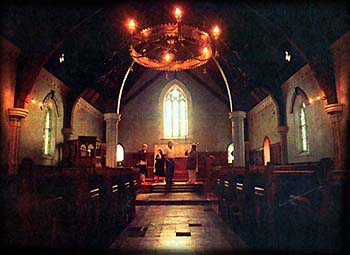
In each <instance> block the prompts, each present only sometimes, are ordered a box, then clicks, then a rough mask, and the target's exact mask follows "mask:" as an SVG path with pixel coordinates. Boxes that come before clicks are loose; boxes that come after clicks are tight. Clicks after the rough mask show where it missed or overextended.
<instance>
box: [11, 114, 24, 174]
mask: <svg viewBox="0 0 350 255" xmlns="http://www.w3.org/2000/svg"><path fill="white" fill-rule="evenodd" d="M8 114H9V117H10V136H9V141H8V143H9V147H8V148H9V152H8V153H9V155H8V162H7V163H8V174H9V175H15V174H17V168H18V151H19V146H20V135H21V121H22V119H23V118H25V117H26V116H27V115H28V110H26V109H23V108H11V109H8Z"/></svg>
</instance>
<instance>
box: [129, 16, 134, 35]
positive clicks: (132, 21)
mask: <svg viewBox="0 0 350 255" xmlns="http://www.w3.org/2000/svg"><path fill="white" fill-rule="evenodd" d="M128 28H129V31H130V32H131V33H132V32H134V30H135V29H136V24H135V21H134V20H133V19H131V20H129V22H128Z"/></svg>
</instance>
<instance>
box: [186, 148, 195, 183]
mask: <svg viewBox="0 0 350 255" xmlns="http://www.w3.org/2000/svg"><path fill="white" fill-rule="evenodd" d="M196 149H197V146H196V145H195V144H192V147H191V151H190V152H188V151H186V152H185V156H187V166H186V168H187V171H188V181H187V183H194V182H196V168H197V151H196Z"/></svg>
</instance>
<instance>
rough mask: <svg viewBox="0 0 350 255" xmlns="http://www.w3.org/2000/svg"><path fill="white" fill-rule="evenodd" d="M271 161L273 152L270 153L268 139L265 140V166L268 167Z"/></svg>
mask: <svg viewBox="0 0 350 255" xmlns="http://www.w3.org/2000/svg"><path fill="white" fill-rule="evenodd" d="M270 160H271V151H270V140H269V138H268V137H265V139H264V165H265V166H266V165H267V163H268V162H270Z"/></svg>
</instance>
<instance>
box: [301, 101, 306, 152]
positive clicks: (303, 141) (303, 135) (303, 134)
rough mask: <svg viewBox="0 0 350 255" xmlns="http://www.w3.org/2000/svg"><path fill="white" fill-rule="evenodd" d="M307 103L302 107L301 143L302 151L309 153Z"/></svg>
mask: <svg viewBox="0 0 350 255" xmlns="http://www.w3.org/2000/svg"><path fill="white" fill-rule="evenodd" d="M305 106H306V105H305V103H304V102H303V103H302V104H301V106H300V115H299V117H300V119H299V120H300V142H301V151H308V141H307V125H306V114H305Z"/></svg>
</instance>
